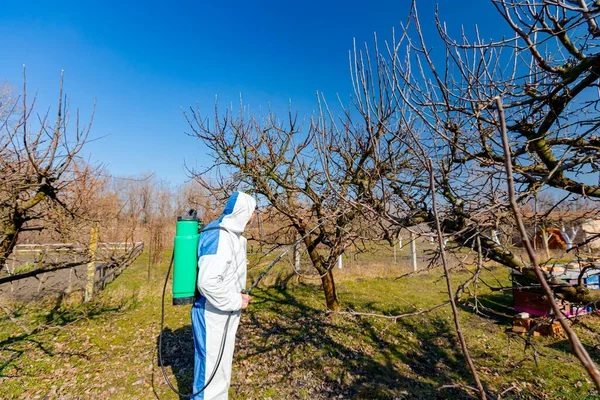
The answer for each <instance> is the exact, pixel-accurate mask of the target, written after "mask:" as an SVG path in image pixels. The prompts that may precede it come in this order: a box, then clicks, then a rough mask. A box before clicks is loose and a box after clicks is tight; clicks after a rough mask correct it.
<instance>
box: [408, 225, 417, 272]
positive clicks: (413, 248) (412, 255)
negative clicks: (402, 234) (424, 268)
mask: <svg viewBox="0 0 600 400" xmlns="http://www.w3.org/2000/svg"><path fill="white" fill-rule="evenodd" d="M409 232H410V259H411V260H412V267H413V271H414V272H416V271H417V244H416V243H415V233H414V232H413V231H411V230H409Z"/></svg>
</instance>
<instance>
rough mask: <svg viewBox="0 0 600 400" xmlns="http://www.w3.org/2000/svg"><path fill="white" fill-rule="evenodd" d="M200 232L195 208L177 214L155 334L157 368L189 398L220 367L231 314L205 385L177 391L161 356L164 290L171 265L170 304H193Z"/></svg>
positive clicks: (251, 288) (209, 379) (251, 287)
mask: <svg viewBox="0 0 600 400" xmlns="http://www.w3.org/2000/svg"><path fill="white" fill-rule="evenodd" d="M324 223H325V221H322V222H321V223H320V224H318V225H317V226H315V227H314V228H312V229H311V230H310V231H308V232H307V233H306V234H305V235H304V236H302V237H301V238H300V239H298V240H296V241H295V242H294V243H293V244H292V245H291V246H289V247H288V248H286V249H285V251H284V252H283V253H281V254H280V255H279V256H278V257H277V258H276V259H275V260H274V261H273V262H272V263H271V264H270V265H269V266H268V267H267V268H266V269H265V270H264V271H263V272H262V273H261V274H260V275H259V276H258V278H257V279H256V280H255V281H254V282H253V283H252V285H250V288H249V289H248V290H246V291H243V293H245V294H248V295H249V294H250V292H252V290H253V289H254V288H255V287H256V285H258V283H259V282H260V281H261V280H262V278H264V276H265V275H266V274H267V273H268V272H269V271H270V270H271V268H273V267H274V266H275V264H277V263H278V262H279V261H281V259H282V258H283V257H284V256H285V255H286V254H287V253H288V252H289V251H290V250H291V249H293V248H294V247H296V246H297V245H298V244H300V242H301V241H303V240H304V239H305V238H306V237H307V236H308V235H310V234H311V233H313V232H314V231H315V230H316V229H317V228H318V227H320V226H321V225H323V224H324ZM215 229H225V228H215ZM202 232H203V225H202V221H200V219H198V214H197V213H196V210H189V211H188V213H187V214H186V215H184V216H180V217H177V227H176V230H175V239H174V247H173V254H172V256H171V262H170V263H169V269H168V271H167V276H166V279H165V284H164V286H163V292H162V307H161V318H160V334H159V336H158V361H159V364H160V368H161V370H162V373H163V376H164V378H165V381H166V382H167V384H168V385H169V387H170V388H171V390H173V392H175V393H176V394H177V395H178V396H181V397H185V398H190V397H194V396H196V395H198V394H200V393H202V392H203V391H204V390H205V389H206V388H207V387H208V385H209V384H210V382H211V381H212V379H213V378H214V376H215V374H216V372H217V370H218V369H219V365H220V364H221V358H222V357H223V350H224V348H225V342H226V340H227V328H228V327H229V320H230V319H231V315H233V311H232V312H231V313H230V314H229V316H228V317H227V321H226V322H225V328H224V330H223V338H222V339H221V347H220V349H219V354H218V355H217V363H216V364H215V368H214V370H213V372H212V374H211V375H210V377H209V378H208V379H207V381H206V384H205V385H204V387H203V388H202V389H200V390H199V391H197V392H196V393H190V394H185V393H181V392H179V391H178V390H177V389H175V387H174V386H173V385H172V384H171V381H169V378H168V377H167V373H166V371H165V367H164V364H163V359H162V334H163V327H164V323H165V293H166V289H167V283H168V281H169V275H170V274H171V268H172V267H173V266H174V268H173V305H174V306H179V305H186V304H194V302H195V300H196V293H197V292H196V279H197V274H198V242H199V240H200V234H201V233H202Z"/></svg>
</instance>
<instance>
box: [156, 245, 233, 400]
mask: <svg viewBox="0 0 600 400" xmlns="http://www.w3.org/2000/svg"><path fill="white" fill-rule="evenodd" d="M174 258H175V251H174V250H173V254H172V255H171V262H170V263H169V270H168V271H167V278H166V279H165V285H164V286H163V292H162V308H161V316H160V334H159V335H158V362H159V364H160V368H161V370H162V374H163V376H164V377H165V381H166V382H167V385H169V387H170V388H171V390H172V391H173V392H175V393H176V394H177V395H178V396H181V397H186V398H190V397H194V396H197V395H199V394H200V393H202V392H203V391H204V390H205V389H206V388H207V387H208V385H209V384H210V383H211V382H212V380H213V378H214V377H215V375H216V373H217V370H218V369H219V365H221V359H222V358H223V350H224V349H225V342H226V340H227V328H229V320H230V319H231V316H232V315H233V311H232V312H231V313H230V314H229V315H228V316H227V321H226V322H225V329H224V330H223V338H222V339H221V348H220V349H219V355H218V356H217V363H216V364H215V369H214V370H213V372H212V374H211V375H210V377H209V378H208V381H207V382H206V384H205V385H204V387H203V388H202V389H200V390H199V391H197V392H196V393H191V394H185V393H181V392H179V391H178V390H177V389H175V387H174V386H173V384H171V381H169V378H168V377H167V372H166V371H165V366H164V365H163V359H162V334H163V327H164V324H165V292H166V291H167V283H168V282H169V275H170V274H171V268H172V267H173V259H174Z"/></svg>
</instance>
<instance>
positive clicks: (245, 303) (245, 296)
mask: <svg viewBox="0 0 600 400" xmlns="http://www.w3.org/2000/svg"><path fill="white" fill-rule="evenodd" d="M248 303H250V295H249V294H245V293H242V310H245V309H246V307H248Z"/></svg>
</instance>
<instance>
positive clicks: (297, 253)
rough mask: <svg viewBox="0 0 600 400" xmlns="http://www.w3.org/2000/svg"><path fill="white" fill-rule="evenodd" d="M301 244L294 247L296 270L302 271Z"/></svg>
mask: <svg viewBox="0 0 600 400" xmlns="http://www.w3.org/2000/svg"><path fill="white" fill-rule="evenodd" d="M299 247H300V244H298V246H295V247H294V267H295V269H296V271H300V249H299Z"/></svg>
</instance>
